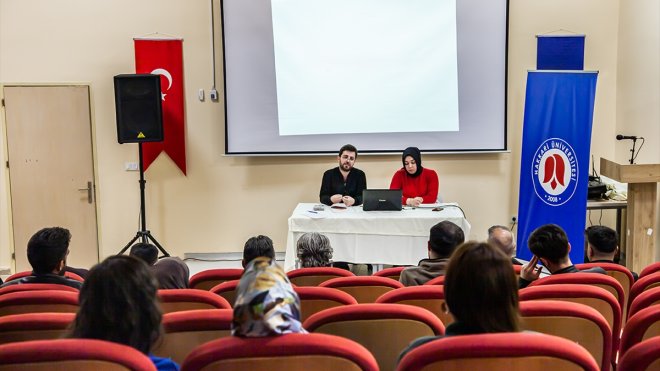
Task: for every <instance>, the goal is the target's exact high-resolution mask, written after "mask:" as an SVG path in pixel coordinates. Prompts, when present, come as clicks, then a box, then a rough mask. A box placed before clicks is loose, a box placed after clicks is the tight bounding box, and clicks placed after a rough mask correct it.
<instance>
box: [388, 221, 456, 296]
mask: <svg viewBox="0 0 660 371" xmlns="http://www.w3.org/2000/svg"><path fill="white" fill-rule="evenodd" d="M463 241H465V235H464V234H463V230H462V229H461V228H460V227H459V226H457V225H456V224H454V223H452V222H449V221H446V220H445V221H442V222H440V223H438V224H436V225H434V226H433V227H431V232H430V236H429V241H428V247H427V248H428V254H429V257H428V259H422V260H420V261H419V263H418V264H417V266H416V267H408V268H406V269H404V270H402V271H401V276H400V277H399V282H401V283H403V284H404V285H405V286H417V285H423V284H424V283H426V282H427V281H429V280H431V279H433V278H435V277H438V276H442V275H443V274H445V269H446V268H447V262H448V261H449V257H450V256H451V254H452V253H453V252H454V250H455V249H456V247H457V246H458V245H460V244H462V243H463Z"/></svg>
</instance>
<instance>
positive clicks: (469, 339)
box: [397, 332, 598, 371]
mask: <svg viewBox="0 0 660 371" xmlns="http://www.w3.org/2000/svg"><path fill="white" fill-rule="evenodd" d="M397 370H398V371H421V370H425V371H431V370H489V371H500V370H502V371H504V370H529V371H541V370H562V371H573V370H584V371H597V370H598V363H596V361H595V360H594V359H593V357H592V356H591V354H589V352H587V351H586V350H585V349H584V348H583V347H581V346H580V345H578V344H575V343H574V342H572V341H569V340H566V339H562V338H560V337H557V336H552V335H545V334H535V333H525V332H516V333H510V332H508V333H497V334H481V335H464V336H452V337H447V338H443V339H438V340H435V341H431V342H429V343H426V344H423V345H420V346H419V347H417V348H415V349H413V350H411V351H410V352H409V353H408V354H406V355H405V356H404V357H403V359H401V362H400V363H399V366H398V367H397Z"/></svg>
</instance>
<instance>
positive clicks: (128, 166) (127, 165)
mask: <svg viewBox="0 0 660 371" xmlns="http://www.w3.org/2000/svg"><path fill="white" fill-rule="evenodd" d="M124 170H126V171H138V170H140V167H139V166H138V163H137V162H124Z"/></svg>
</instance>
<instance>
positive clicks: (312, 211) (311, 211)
mask: <svg viewBox="0 0 660 371" xmlns="http://www.w3.org/2000/svg"><path fill="white" fill-rule="evenodd" d="M307 212H308V213H314V214H318V212H317V211H314V210H307Z"/></svg>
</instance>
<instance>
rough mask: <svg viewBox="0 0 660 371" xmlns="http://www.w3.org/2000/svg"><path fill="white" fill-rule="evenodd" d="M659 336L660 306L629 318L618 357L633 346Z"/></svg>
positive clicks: (643, 310) (645, 309)
mask: <svg viewBox="0 0 660 371" xmlns="http://www.w3.org/2000/svg"><path fill="white" fill-rule="evenodd" d="M654 336H660V305H652V306H650V307H648V308H644V309H642V310H640V311H639V312H637V313H635V314H634V315H632V316H630V318H629V319H628V323H626V327H624V328H623V334H622V335H621V349H620V355H619V356H623V355H624V354H626V352H627V351H628V349H630V348H632V347H633V346H634V345H635V344H637V343H639V342H641V341H645V340H647V339H650V338H652V337H654Z"/></svg>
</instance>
